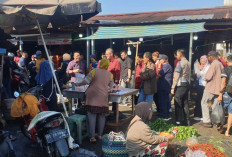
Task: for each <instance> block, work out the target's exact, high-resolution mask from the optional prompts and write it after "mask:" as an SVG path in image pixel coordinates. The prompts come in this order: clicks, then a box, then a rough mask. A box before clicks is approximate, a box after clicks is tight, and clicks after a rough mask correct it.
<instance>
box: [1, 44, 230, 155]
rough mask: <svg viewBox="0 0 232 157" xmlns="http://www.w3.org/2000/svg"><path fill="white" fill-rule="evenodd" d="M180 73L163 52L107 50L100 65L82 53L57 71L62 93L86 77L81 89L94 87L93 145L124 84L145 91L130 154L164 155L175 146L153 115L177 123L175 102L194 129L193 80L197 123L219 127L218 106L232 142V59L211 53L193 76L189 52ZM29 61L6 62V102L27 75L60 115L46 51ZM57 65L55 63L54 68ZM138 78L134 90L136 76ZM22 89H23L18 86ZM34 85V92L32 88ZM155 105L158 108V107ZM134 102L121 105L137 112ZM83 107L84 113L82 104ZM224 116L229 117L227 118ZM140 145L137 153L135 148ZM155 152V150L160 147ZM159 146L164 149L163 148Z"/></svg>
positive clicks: (179, 55)
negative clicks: (115, 91)
mask: <svg viewBox="0 0 232 157" xmlns="http://www.w3.org/2000/svg"><path fill="white" fill-rule="evenodd" d="M173 55H174V57H175V59H176V60H175V63H174V67H172V66H171V65H170V64H169V59H168V56H167V55H165V54H160V53H159V52H157V51H156V52H153V53H151V52H145V53H144V54H138V56H137V58H136V63H137V64H136V65H135V61H134V60H132V59H131V58H130V57H129V56H128V55H127V52H126V51H121V52H120V53H114V51H113V49H111V48H108V49H106V51H105V53H103V54H102V56H101V59H100V60H99V61H98V60H97V58H96V56H95V55H91V56H90V60H91V64H90V65H89V66H88V68H87V66H86V61H85V60H84V59H83V56H82V55H81V53H80V52H78V51H76V52H73V55H70V54H68V53H65V54H63V56H62V63H61V65H60V66H59V67H56V68H54V69H53V70H55V74H56V76H57V78H58V82H59V85H60V88H61V89H65V88H70V82H75V80H76V74H78V73H80V74H84V75H85V78H84V80H83V81H82V82H79V83H75V85H76V86H81V85H86V84H89V87H88V89H87V91H86V103H85V104H86V105H85V108H86V110H87V117H88V122H89V134H90V142H96V140H97V139H96V137H95V135H96V133H95V129H96V125H97V128H98V130H97V135H98V139H101V136H102V134H103V131H104V125H105V121H106V118H105V115H106V114H108V113H109V103H108V99H107V98H108V90H109V87H110V88H114V87H115V84H116V85H117V84H120V85H121V86H122V87H124V88H136V89H139V94H138V95H137V96H136V100H135V101H136V104H138V105H136V109H135V113H136V116H135V117H134V119H133V120H132V121H131V123H130V125H129V128H128V133H127V138H128V139H127V140H128V143H127V149H128V152H129V153H130V154H131V155H132V156H137V155H138V154H140V155H141V154H143V155H144V150H143V149H142V148H144V147H149V149H150V150H149V151H152V150H153V148H155V150H157V149H158V150H159V151H160V154H162V149H163V148H162V147H166V144H165V142H167V141H171V140H172V139H173V137H172V136H171V135H169V136H167V137H161V136H159V135H156V134H154V133H153V132H152V131H151V129H150V128H149V127H148V125H146V124H145V123H146V121H147V120H149V119H151V117H152V113H153V112H155V110H156V111H157V113H158V115H159V117H160V118H162V119H164V120H165V121H168V120H170V119H171V116H170V112H172V108H171V101H172V98H174V106H175V109H174V110H175V123H176V125H184V126H189V125H190V119H189V117H190V115H189V102H188V99H189V98H188V97H189V91H190V88H191V86H190V85H191V82H190V81H191V79H190V78H192V77H193V76H196V77H195V81H194V84H195V88H196V89H197V90H196V91H197V99H196V102H195V109H194V120H197V121H201V120H202V121H203V127H207V128H210V127H213V121H212V119H211V116H210V112H211V110H214V108H216V107H217V106H218V105H221V104H222V105H223V107H224V108H228V122H227V130H226V132H225V136H230V127H231V124H232V54H231V53H226V55H225V57H224V58H222V57H221V56H220V54H219V53H218V52H215V51H210V52H209V53H208V54H207V55H204V56H202V57H201V58H200V62H196V63H195V65H194V73H191V65H190V63H189V61H188V60H187V59H186V57H185V50H184V49H178V50H177V51H176V52H175V53H174V54H173ZM27 61H28V54H27V52H21V51H17V53H16V55H15V54H14V53H11V52H9V53H8V55H7V56H6V57H5V62H4V71H3V91H4V92H3V93H2V98H4V99H7V98H12V97H13V94H12V93H13V91H14V90H16V89H15V87H17V86H18V84H20V81H19V82H17V79H19V78H17V74H15V73H14V71H15V70H16V69H18V70H20V71H23V72H25V74H26V75H27V76H29V79H30V85H31V86H35V85H37V84H40V85H43V88H44V90H43V95H44V96H45V97H49V100H50V101H47V102H46V105H47V106H48V108H49V110H57V96H56V87H55V85H54V79H53V75H52V71H51V69H50V66H49V62H48V60H47V58H46V57H43V53H42V52H41V51H39V50H38V51H37V52H36V53H35V54H34V55H32V56H31V61H30V62H27ZM53 65H54V63H53ZM133 71H134V72H135V75H134V79H135V83H134V84H133V81H132V78H133V77H132V76H133ZM17 83H18V84H17ZM30 85H28V86H30ZM153 102H154V103H155V106H156V107H154V105H153V106H152V103H153ZM131 103H132V102H131V97H126V98H124V99H123V100H122V101H121V103H120V104H119V105H121V106H131ZM78 104H79V105H80V106H79V107H81V100H79V102H78ZM116 105H117V104H116V103H114V102H113V103H112V106H113V109H112V111H113V112H114V113H115V110H116ZM221 114H223V113H221ZM217 126H218V130H219V131H221V130H222V129H223V124H220V123H218V124H217ZM134 144H136V147H135V145H134ZM154 145H155V147H152V146H154ZM157 145H158V146H159V148H157Z"/></svg>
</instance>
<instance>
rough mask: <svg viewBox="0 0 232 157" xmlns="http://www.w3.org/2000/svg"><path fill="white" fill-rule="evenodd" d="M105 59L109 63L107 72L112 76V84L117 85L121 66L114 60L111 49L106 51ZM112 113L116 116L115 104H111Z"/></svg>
mask: <svg viewBox="0 0 232 157" xmlns="http://www.w3.org/2000/svg"><path fill="white" fill-rule="evenodd" d="M105 54H106V58H107V59H108V60H109V61H110V64H109V67H108V71H109V72H111V73H112V74H113V79H114V83H116V84H118V83H119V80H120V71H121V65H120V62H119V61H118V60H117V59H115V58H114V50H113V49H111V48H108V49H106V53H105ZM112 105H113V107H112V111H113V112H114V115H116V103H115V102H113V103H112Z"/></svg>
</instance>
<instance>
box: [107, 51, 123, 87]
mask: <svg viewBox="0 0 232 157" xmlns="http://www.w3.org/2000/svg"><path fill="white" fill-rule="evenodd" d="M106 58H107V59H109V60H110V65H109V67H108V71H109V72H111V73H112V74H113V76H114V82H115V83H119V80H120V71H121V65H120V62H119V61H118V60H117V59H115V58H114V50H113V49H111V48H108V49H106Z"/></svg>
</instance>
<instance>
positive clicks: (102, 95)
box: [75, 58, 113, 142]
mask: <svg viewBox="0 0 232 157" xmlns="http://www.w3.org/2000/svg"><path fill="white" fill-rule="evenodd" d="M109 64H110V61H109V60H108V59H106V58H103V59H102V60H101V62H100V68H97V69H93V70H92V71H91V72H90V73H89V74H88V75H87V76H86V77H85V79H84V81H83V82H81V83H76V84H75V85H76V86H81V85H86V84H89V88H88V89H87V91H86V108H87V112H88V122H89V133H90V142H96V138H95V129H96V127H95V126H96V121H97V126H98V127H97V128H98V139H99V140H101V137H102V135H103V130H104V126H105V121H106V119H105V114H108V113H109V104H108V87H109V86H110V87H112V86H113V75H112V74H111V73H110V72H109V71H107V69H108V67H109Z"/></svg>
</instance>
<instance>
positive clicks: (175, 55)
mask: <svg viewBox="0 0 232 157" xmlns="http://www.w3.org/2000/svg"><path fill="white" fill-rule="evenodd" d="M174 58H175V60H174V68H176V66H177V63H178V62H179V60H178V59H177V54H176V51H175V52H174Z"/></svg>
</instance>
